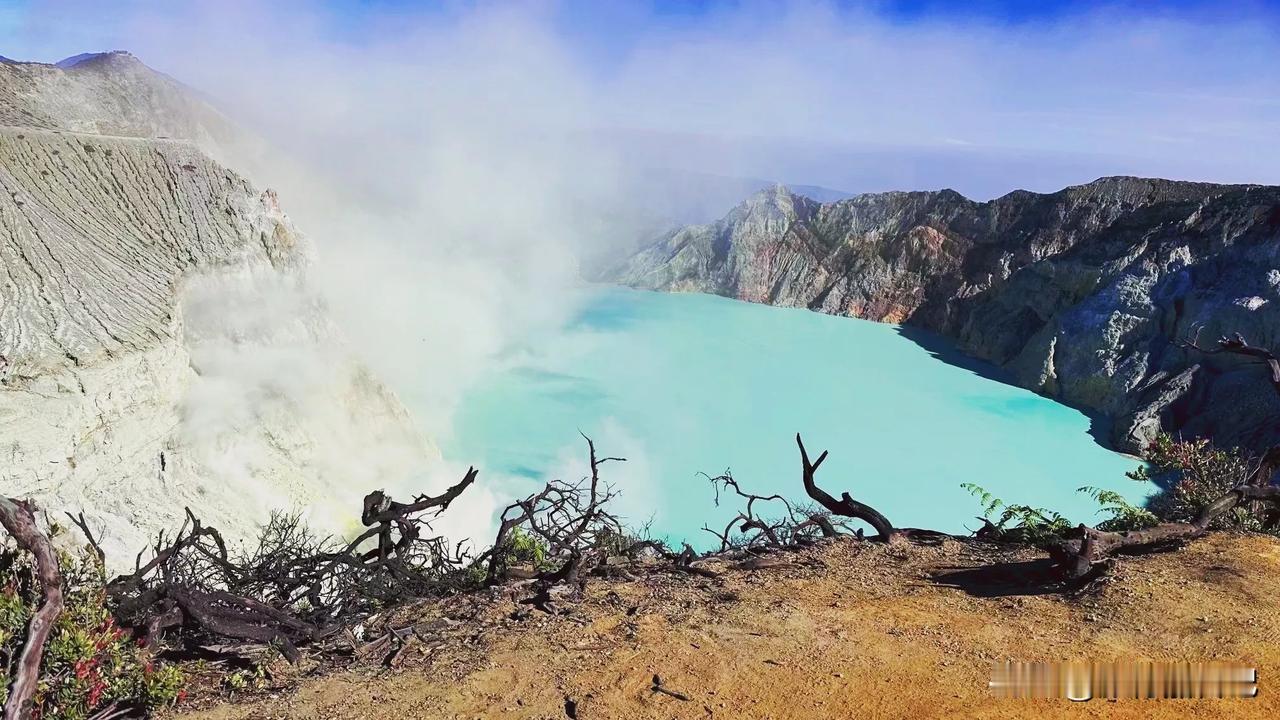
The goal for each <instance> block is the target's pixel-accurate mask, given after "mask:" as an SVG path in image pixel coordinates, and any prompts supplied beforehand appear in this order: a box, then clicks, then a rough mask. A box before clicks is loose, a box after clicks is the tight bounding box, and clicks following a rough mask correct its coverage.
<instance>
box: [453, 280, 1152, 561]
mask: <svg viewBox="0 0 1280 720" xmlns="http://www.w3.org/2000/svg"><path fill="white" fill-rule="evenodd" d="M586 292H588V293H590V296H589V299H588V301H587V303H586V305H585V310H584V311H583V312H582V313H581V314H580V315H579V316H578V317H577V318H576V319H575V320H574V321H573V322H572V323H570V324H569V325H568V326H567V327H565V328H563V329H562V330H561V331H560V333H559V334H558V335H557V336H555V337H552V338H546V339H544V340H542V341H540V342H539V343H538V347H537V348H536V349H529V350H526V351H523V352H521V353H519V354H518V355H516V356H514V357H512V358H509V360H508V362H506V363H505V364H504V366H503V367H502V369H500V370H498V371H495V372H494V373H492V374H490V375H489V376H487V377H485V378H484V379H483V380H482V381H481V382H480V383H479V384H478V385H477V386H475V387H474V388H472V389H471V391H469V392H468V394H467V395H466V396H465V397H464V399H463V402H462V405H461V408H460V410H459V412H458V414H457V417H456V420H455V430H454V437H452V438H447V439H445V442H444V444H445V447H444V450H445V454H446V455H447V456H449V457H454V458H458V459H460V460H464V461H466V462H473V463H476V464H477V465H478V466H480V467H482V469H483V471H484V472H485V473H486V474H487V476H488V477H489V478H490V479H491V480H492V479H494V478H498V479H499V484H500V485H502V486H503V487H502V490H503V491H504V492H505V491H510V492H512V493H517V492H528V491H530V490H532V489H533V488H534V487H535V486H536V485H537V484H538V482H539V479H540V478H542V477H544V476H546V475H548V474H551V475H554V476H557V477H563V478H565V479H576V478H577V477H580V476H581V475H582V474H583V472H584V469H585V450H586V448H585V443H584V442H583V441H582V439H581V438H580V437H579V435H578V432H579V430H581V431H582V432H584V433H586V434H587V435H590V436H591V437H592V438H593V439H594V440H595V441H596V445H597V447H598V448H599V449H600V451H601V452H602V453H603V454H607V455H621V456H624V457H626V458H627V459H628V461H627V462H626V463H610V464H607V465H605V466H604V467H603V470H604V475H605V477H606V478H608V479H610V480H611V481H613V482H614V483H615V485H616V486H617V488H618V489H619V490H620V491H621V492H622V496H621V497H620V499H619V502H620V507H621V509H622V510H623V511H624V513H625V514H626V515H627V516H628V519H629V520H631V521H632V522H633V523H635V524H642V523H643V522H644V521H646V520H648V519H649V518H651V517H652V521H653V530H654V532H655V533H656V534H658V535H664V536H666V537H668V538H669V539H686V538H687V539H690V540H693V541H696V542H695V544H697V545H699V546H701V547H705V546H706V544H707V543H708V542H709V541H711V540H713V538H712V536H711V535H709V534H707V533H705V532H702V531H701V527H702V526H703V524H704V523H710V524H711V525H712V526H716V525H719V527H723V526H724V523H725V522H726V521H727V520H728V518H730V517H732V515H733V512H734V510H733V509H731V508H730V507H729V506H728V505H727V504H726V505H722V506H721V507H716V506H715V504H714V492H713V490H712V487H711V485H710V484H709V483H708V481H707V479H706V478H704V477H702V476H700V475H699V474H698V473H699V472H706V473H710V474H711V475H716V474H718V473H720V472H721V471H723V470H725V469H726V468H730V469H732V471H733V475H734V476H735V477H736V478H737V479H738V481H739V482H740V483H742V484H743V485H744V487H746V488H748V489H750V490H752V491H753V492H756V493H760V494H771V493H775V492H776V493H781V494H784V495H786V496H788V497H789V498H793V499H796V500H801V501H804V500H807V498H806V497H805V495H804V490H803V488H802V486H801V484H800V460H799V454H798V451H797V449H796V445H795V440H794V437H795V434H796V432H801V433H803V435H804V438H805V444H806V445H807V447H808V448H809V451H810V454H811V455H812V456H816V455H817V454H818V453H819V452H821V451H822V450H824V449H825V450H829V451H830V453H831V455H830V457H829V458H828V459H827V461H826V462H825V463H824V464H823V465H822V468H821V469H820V471H819V473H818V481H819V484H820V485H822V486H823V487H824V488H825V489H826V490H827V491H828V492H830V493H832V494H833V495H836V496H837V497H838V496H839V494H840V493H841V492H843V491H846V490H847V491H849V492H850V493H851V494H852V495H853V496H854V497H855V498H857V499H859V500H862V501H863V502H866V503H869V504H871V505H872V506H874V507H876V508H877V509H879V510H880V511H881V512H883V513H884V514H885V515H887V516H888V517H889V519H890V520H891V521H893V523H894V524H895V525H897V526H900V527H927V528H934V529H938V530H944V531H949V532H963V531H964V530H965V529H966V527H967V528H973V527H977V526H978V525H979V523H978V522H977V521H976V520H974V517H973V516H974V515H976V514H978V512H979V502H978V500H977V499H976V498H974V497H973V496H972V495H970V494H969V493H968V492H967V491H966V490H964V489H962V488H961V487H960V485H961V483H977V484H978V485H981V486H983V487H985V488H986V489H987V490H989V491H991V492H992V493H994V494H995V495H996V496H998V497H1001V498H1004V499H1005V500H1007V501H1010V502H1022V503H1028V504H1032V505H1036V506H1039V507H1047V508H1051V509H1054V510H1057V511H1058V512H1061V513H1063V514H1064V515H1066V516H1067V517H1068V518H1070V519H1071V520H1072V521H1073V522H1082V521H1083V522H1088V523H1093V522H1096V521H1098V520H1100V519H1101V518H1102V517H1103V516H1100V515H1099V514H1097V505H1096V504H1095V503H1094V502H1093V501H1092V500H1090V499H1089V498H1088V497H1086V496H1085V495H1083V494H1081V493H1077V492H1076V488H1078V487H1080V486H1082V485H1093V486H1099V487H1104V488H1109V489H1113V490H1117V491H1120V492H1121V493H1123V494H1124V495H1125V496H1127V497H1129V498H1130V499H1131V500H1133V501H1139V500H1141V499H1142V498H1144V497H1145V496H1146V494H1147V493H1148V491H1149V488H1148V487H1147V486H1144V485H1140V484H1139V483H1136V482H1134V481H1132V480H1129V479H1127V478H1126V477H1125V476H1124V473H1125V471H1126V470H1131V469H1133V468H1134V467H1136V465H1137V461H1136V460H1134V459H1133V458H1130V457H1125V456H1122V455H1119V454H1117V453H1113V452H1110V451H1108V450H1105V449H1103V448H1102V447H1100V446H1098V445H1097V444H1096V443H1095V442H1094V440H1093V439H1092V438H1091V437H1090V435H1089V434H1088V431H1089V425H1090V423H1089V419H1088V418H1087V417H1085V416H1084V415H1083V414H1081V413H1080V412H1077V411H1076V410H1073V409H1070V408H1068V407H1065V406H1062V405H1059V404H1057V403H1054V402H1052V401H1050V400H1047V399H1045V398H1043V397H1041V396H1039V395H1036V394H1035V393H1032V392H1030V391H1027V390H1023V389H1020V388H1016V387H1013V386H1011V385H1006V384H1003V383H1000V382H997V381H995V380H992V379H989V378H987V377H983V376H981V375H979V374H977V373H975V372H973V371H971V370H967V369H964V368H961V367H957V366H955V365H949V364H947V363H944V362H942V361H940V360H938V359H937V358H935V357H934V356H933V355H931V354H930V352H929V351H927V350H925V349H924V348H922V347H921V346H919V345H917V344H916V343H914V342H912V341H910V340H908V339H906V338H904V337H902V335H901V334H900V332H899V328H897V327H896V326H893V325H885V324H880V323H873V322H867V321H862V320H854V319H850V318H841V317H831V316H827V315H822V314H819V313H815V312H809V311H807V310H795V309H785V308H773V307H767V306H763V305H754V304H750V303H744V302H737V301H733V300H727V299H724V298H719V297H714V296H708V295H671V294H663V293H648V292H638V291H631V290H623V289H617V288H592V289H590V290H587V291H586ZM504 478H505V480H504Z"/></svg>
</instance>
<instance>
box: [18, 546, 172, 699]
mask: <svg viewBox="0 0 1280 720" xmlns="http://www.w3.org/2000/svg"><path fill="white" fill-rule="evenodd" d="M59 559H60V565H61V568H62V573H63V587H64V593H65V596H66V606H65V609H64V610H63V613H62V615H61V616H59V618H58V621H57V623H56V625H55V626H54V629H53V632H52V634H51V635H50V636H49V642H48V643H47V644H46V646H45V652H44V658H43V661H42V662H41V671H40V682H39V684H38V687H37V689H36V693H35V698H34V700H35V708H34V713H33V717H36V718H45V719H52V718H59V719H60V720H61V719H65V720H82V719H83V718H87V717H89V716H90V715H92V714H93V713H94V712H96V711H98V710H101V709H103V708H106V707H108V706H110V705H111V704H112V703H117V704H119V705H121V706H132V707H137V708H145V709H154V708H157V707H161V706H164V705H170V704H173V703H174V702H175V701H176V700H177V699H179V697H180V696H181V694H182V684H183V677H182V673H181V672H179V670H178V669H177V668H176V667H174V666H172V665H166V664H160V663H154V662H152V660H151V659H150V658H149V656H148V653H147V652H146V651H145V650H143V649H142V648H140V647H138V645H137V644H136V643H135V642H134V641H133V639H132V637H131V636H130V634H129V633H128V632H126V631H125V630H124V629H122V628H120V627H118V626H117V625H116V624H115V621H114V619H113V618H112V616H111V613H110V611H109V610H108V608H107V607H106V605H105V604H104V599H105V596H106V592H105V588H104V582H103V571H102V568H101V566H100V565H99V564H98V562H97V558H96V557H92V556H88V555H85V556H82V557H79V558H75V557H72V556H70V555H68V554H66V553H60V555H59ZM42 602H43V597H42V594H41V591H40V586H39V582H38V581H37V580H36V576H35V570H34V567H33V564H32V561H31V558H30V556H29V555H28V554H27V553H25V552H19V551H17V550H15V549H12V548H6V549H4V550H2V551H0V662H3V667H4V677H3V687H0V702H3V701H4V700H5V699H7V695H8V688H9V685H10V683H11V681H12V678H11V677H10V676H9V674H8V673H9V672H10V671H11V669H12V667H13V665H14V664H15V662H16V659H17V657H18V655H19V654H20V653H21V652H22V647H23V645H24V644H25V642H26V634H27V623H28V622H29V621H30V619H31V616H32V615H33V614H34V613H35V611H36V609H37V608H38V607H39V606H40V604H41V603H42Z"/></svg>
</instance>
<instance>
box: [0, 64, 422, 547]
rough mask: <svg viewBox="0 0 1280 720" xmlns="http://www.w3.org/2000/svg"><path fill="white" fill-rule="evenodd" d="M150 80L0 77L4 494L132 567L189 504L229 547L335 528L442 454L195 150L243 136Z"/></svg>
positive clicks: (7, 69) (283, 220)
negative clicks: (289, 523)
mask: <svg viewBox="0 0 1280 720" xmlns="http://www.w3.org/2000/svg"><path fill="white" fill-rule="evenodd" d="M148 73H150V71H149V70H147V69H146V68H145V66H143V65H141V63H138V62H137V61H136V60H135V59H133V58H132V57H128V56H120V55H108V56H105V57H103V56H95V57H91V58H88V59H83V60H82V61H81V62H78V63H76V64H74V65H72V67H70V68H69V69H66V70H64V69H61V68H58V67H55V66H52V65H37V64H13V63H5V64H0V122H5V123H27V125H25V126H21V127H17V126H9V127H0V492H3V493H5V494H8V495H13V496H21V497H30V498H33V499H35V500H36V501H37V503H39V504H40V506H41V507H43V508H44V509H46V510H48V511H50V513H51V514H53V515H60V514H61V512H60V511H62V510H70V511H75V512H78V511H80V510H83V511H85V514H86V516H87V517H88V520H89V522H90V525H91V526H92V527H93V528H94V529H95V530H98V531H99V532H101V533H102V535H103V538H102V539H103V541H104V542H103V544H104V545H105V546H106V549H107V551H108V553H109V555H110V556H111V557H112V558H114V559H116V560H117V561H119V560H124V561H128V560H129V559H130V558H132V557H133V554H134V553H135V552H136V551H137V550H138V549H140V548H141V547H142V546H143V545H145V543H146V541H147V538H148V537H151V536H154V533H155V532H156V531H157V530H159V529H160V528H170V529H174V528H176V527H177V525H179V524H180V523H181V519H182V513H183V506H184V505H190V506H191V507H192V508H193V509H195V510H197V511H198V512H199V513H200V514H201V515H202V516H204V517H205V518H206V519H207V520H208V521H209V522H211V523H214V524H217V525H219V526H221V527H223V528H224V529H226V530H227V531H228V533H229V534H230V535H231V536H232V539H234V538H238V537H244V536H245V535H247V534H248V533H250V532H251V531H252V530H253V529H254V528H255V526H256V524H257V523H258V521H260V520H262V519H264V517H265V515H266V514H267V512H268V511H269V510H272V509H282V510H290V509H298V510H307V511H309V512H310V513H311V517H312V520H313V522H316V523H317V524H318V525H321V526H326V525H327V526H329V527H331V528H333V529H341V525H342V524H343V523H344V522H346V521H347V520H348V519H349V518H350V517H351V510H352V509H354V508H358V507H359V497H360V495H362V494H363V493H364V492H367V491H368V490H370V489H372V488H377V487H397V486H403V485H404V484H405V483H406V482H407V481H408V479H409V478H410V477H411V476H413V475H414V474H416V473H418V472H421V470H422V468H423V466H424V465H425V464H426V463H428V462H430V461H432V459H433V458H435V457H436V456H437V453H436V451H435V449H434V447H433V446H432V445H431V444H430V443H429V442H428V441H427V440H426V439H424V438H423V437H422V436H421V435H420V434H419V433H418V432H417V430H416V429H415V427H414V425H413V423H412V421H411V419H410V418H409V416H408V414H407V412H406V411H405V410H404V408H403V407H402V406H401V405H400V403H399V402H398V401H397V400H396V398H395V397H394V396H393V395H392V393H391V392H390V391H388V390H387V389H386V388H385V387H384V386H382V385H381V384H380V383H379V382H378V381H377V380H376V379H375V378H373V377H372V376H371V375H370V374H369V372H368V371H367V370H366V369H365V368H364V367H363V366H362V365H361V364H360V363H359V362H358V361H357V360H356V359H355V358H354V357H353V355H352V353H351V352H350V351H349V350H348V349H347V348H346V347H345V345H344V343H343V341H342V338H341V336H340V333H339V332H338V331H337V330H336V329H335V328H334V326H333V325H332V324H331V323H330V321H329V319H328V316H327V313H326V311H325V308H324V306H323V304H322V303H321V302H320V300H319V299H318V296H317V295H316V293H315V292H314V291H313V290H312V289H311V288H310V286H309V285H308V281H307V272H306V270H307V266H308V264H309V259H310V256H311V249H310V248H309V246H308V243H307V241H306V239H305V237H303V236H302V235H301V234H300V233H299V232H298V231H297V230H296V229H295V228H294V227H293V226H292V224H291V223H290V222H289V220H288V218H287V217H286V216H285V215H284V213H283V212H282V211H281V209H280V207H279V206H278V204H277V201H276V197H275V195H274V193H272V192H270V191H260V190H259V189H256V188H254V187H253V186H252V185H251V184H250V183H249V182H248V181H246V180H245V179H243V178H242V177H240V176H239V175H237V174H236V173H234V172H232V171H231V170H228V169H227V168H225V167H223V166H221V165H219V164H218V163H217V162H215V161H214V160H212V159H211V158H210V157H209V156H208V155H207V154H206V153H205V152H203V151H202V149H201V148H200V147H197V144H196V143H200V144H201V145H204V144H207V143H211V142H214V141H216V140H217V139H218V138H216V137H214V134H213V133H212V132H210V128H219V127H221V128H223V129H226V128H229V127H230V126H229V125H227V126H222V125H220V124H219V123H221V122H223V121H222V120H221V119H220V118H221V116H219V115H217V114H216V113H215V112H214V111H212V110H211V109H210V108H208V106H207V105H205V104H203V102H202V101H199V100H198V99H195V98H192V97H190V96H188V95H186V94H183V93H182V92H181V90H182V89H181V86H178V85H177V84H176V83H173V81H171V80H169V79H168V78H165V77H163V76H160V75H156V74H154V73H151V74H150V75H148ZM33 78H34V80H33ZM65 88H70V89H71V90H69V91H68V92H73V93H74V94H71V95H66V96H64V95H61V94H60V93H62V92H63V89H65ZM170 91H172V92H170ZM77 100H83V102H77ZM33 126H38V127H33ZM158 134H164V135H167V136H168V137H169V138H175V137H184V135H185V139H183V140H177V139H161V138H158V137H154V135H158ZM228 137H229V136H228ZM225 139H226V138H224V140H225Z"/></svg>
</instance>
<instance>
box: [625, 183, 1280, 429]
mask: <svg viewBox="0 0 1280 720" xmlns="http://www.w3.org/2000/svg"><path fill="white" fill-rule="evenodd" d="M600 279H604V280H610V281H613V282H618V283H621V284H624V285H628V286H631V287H635V288H644V289H650V290H663V291H676V292H708V293H715V294H718V295H723V296H727V297H733V298H737V299H741V300H748V301H752V302H761V303H767V304H771V305H780V306H788V307H806V308H809V309H811V310H816V311H819V312H825V313H830V314H835V315H846V316H850V317H858V318H864V319H869V320H876V321H881V322H892V323H901V324H903V325H904V326H906V327H907V328H922V329H924V330H928V331H931V332H934V333H938V334H940V335H942V336H944V337H946V338H948V339H950V340H952V341H954V342H955V343H956V345H957V347H958V349H959V350H960V351H961V352H963V353H965V354H967V355H969V356H972V357H975V358H979V359H982V360H987V361H990V362H993V363H995V364H996V365H998V366H1000V367H1001V368H1004V369H1005V370H1006V371H1007V372H1008V373H1009V375H1010V377H1011V379H1012V381H1013V382H1015V383H1016V384H1019V385H1021V386H1023V387H1027V388H1030V389H1032V390H1035V391H1036V392H1039V393H1041V394H1044V395H1046V396H1049V397H1052V398H1055V399H1057V400H1060V401H1062V402H1065V403H1067V404H1070V405H1074V406H1076V407H1080V408H1082V409H1085V410H1087V411H1093V412H1095V413H1097V414H1098V415H1099V416H1101V417H1102V418H1103V419H1105V420H1106V421H1107V422H1105V423H1104V424H1105V425H1109V426H1110V428H1109V432H1108V436H1107V437H1105V438H1104V439H1105V440H1106V441H1107V444H1109V445H1111V446H1112V447H1114V448H1115V449H1118V450H1122V451H1127V452H1140V451H1141V450H1142V449H1143V448H1144V447H1145V446H1146V444H1147V443H1149V442H1150V440H1151V439H1152V438H1153V437H1154V436H1155V435H1156V434H1157V433H1158V432H1160V431H1165V432H1171V433H1176V434H1181V435H1184V436H1188V437H1190V436H1205V437H1211V438H1213V439H1214V441H1215V442H1216V443H1218V444H1219V445H1222V446H1225V447H1231V446H1239V447H1243V448H1246V449H1248V450H1251V451H1255V452H1261V451H1262V450H1264V449H1266V448H1268V447H1270V446H1272V445H1274V444H1276V443H1277V442H1280V395H1277V393H1275V392H1274V390H1273V389H1272V387H1271V385H1270V376H1269V374H1268V373H1267V372H1266V366H1265V365H1263V364H1260V363H1258V362H1257V361H1256V360H1255V359H1252V358H1248V357H1241V356H1238V355H1233V354H1229V353H1223V354H1205V353H1203V352H1200V351H1198V350H1195V349H1191V348H1188V347H1186V341H1187V340H1188V339H1192V338H1195V337H1197V336H1198V337H1199V338H1200V343H1201V345H1202V346H1204V347H1209V346H1212V345H1213V341H1215V340H1216V339H1217V338H1218V337H1220V336H1230V335H1232V334H1234V333H1240V334H1241V335H1243V336H1244V337H1245V338H1247V339H1248V341H1249V342H1250V344H1251V345H1254V346H1259V347H1276V346H1277V345H1280V310H1278V307H1280V305H1278V303H1277V302H1276V301H1277V300H1278V299H1280V188H1277V187H1264V186H1254V185H1215V184H1210V183H1193V182H1177V181H1170V180H1158V179H1144V178H1133V177H1113V178H1102V179H1100V180H1097V181H1095V182H1092V183H1089V184H1086V185H1080V186H1074V187H1069V188H1066V189H1064V190H1061V191H1059V192H1056V193H1051V194H1037V193H1031V192H1026V191H1016V192H1012V193H1009V194H1008V195H1005V196H1003V197H1000V198H997V199H995V200H991V201H988V202H976V201H973V200H969V199H967V198H965V197H964V196H962V195H960V194H959V193H956V192H955V191H952V190H940V191H931V192H888V193H874V194H867V195H860V196H857V197H853V198H850V199H848V200H840V201H837V202H832V203H818V202H815V201H813V200H810V199H808V198H805V197H802V196H800V195H796V194H793V193H792V192H790V191H789V190H787V189H786V188H784V187H782V186H778V187H775V188H773V189H771V190H766V191H762V192H760V193H757V194H756V195H754V196H752V197H751V198H749V199H748V200H747V201H746V202H744V203H742V204H741V205H739V206H738V207H737V208H735V209H734V210H733V211H731V212H730V213H729V214H728V215H726V216H725V217H724V218H723V219H721V220H719V221H718V222H715V223H712V224H707V225H694V226H689V227H684V228H681V229H678V230H675V231H672V232H669V233H667V234H665V235H663V236H661V237H660V238H658V239H656V241H655V242H653V243H652V244H650V245H649V246H647V247H646V248H645V249H643V250H641V251H640V252H639V253H637V254H636V255H634V256H632V257H631V258H629V259H627V260H626V261H625V262H623V263H621V264H619V265H617V266H615V267H613V268H612V269H610V270H607V271H606V272H605V273H604V274H603V276H602V277H601V278H600ZM904 334H906V335H908V337H909V336H910V333H909V332H908V333H904Z"/></svg>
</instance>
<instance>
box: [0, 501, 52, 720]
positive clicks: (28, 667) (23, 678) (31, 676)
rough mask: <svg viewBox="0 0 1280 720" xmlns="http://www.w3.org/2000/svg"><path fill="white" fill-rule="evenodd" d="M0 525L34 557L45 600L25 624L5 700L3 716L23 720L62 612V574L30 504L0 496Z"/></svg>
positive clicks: (11, 719)
mask: <svg viewBox="0 0 1280 720" xmlns="http://www.w3.org/2000/svg"><path fill="white" fill-rule="evenodd" d="M0 525H4V529H5V530H8V531H9V534H10V535H12V536H13V539H14V540H15V541H17V543H18V547H20V548H22V549H23V550H26V551H27V552H29V553H31V555H32V557H34V558H35V562H36V578H37V579H38V580H39V581H40V589H41V590H42V591H43V592H44V603H43V604H42V605H41V606H40V609H39V610H37V611H36V613H35V615H33V616H32V618H31V624H30V625H29V626H28V628H27V642H26V644H25V645H24V646H23V647H22V654H21V655H20V656H19V657H18V665H17V668H16V669H15V670H14V674H13V675H14V679H13V685H12V686H11V687H10V688H9V699H8V700H7V701H6V702H5V704H4V719H5V720H26V719H27V718H29V717H31V706H32V698H33V696H34V695H35V692H36V685H37V683H38V682H39V680H40V662H41V660H43V659H44V645H45V643H46V642H47V641H48V639H49V633H50V632H51V631H52V630H53V625H54V623H55V622H57V620H58V616H59V615H61V614H62V605H63V599H62V574H61V573H60V572H59V571H58V556H57V554H56V553H54V551H53V546H52V545H51V544H49V538H47V537H45V535H44V533H42V532H40V528H39V527H37V526H36V519H35V515H34V514H33V513H32V512H31V506H30V505H28V504H26V503H23V502H20V501H18V500H13V499H10V498H7V497H3V496H0Z"/></svg>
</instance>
